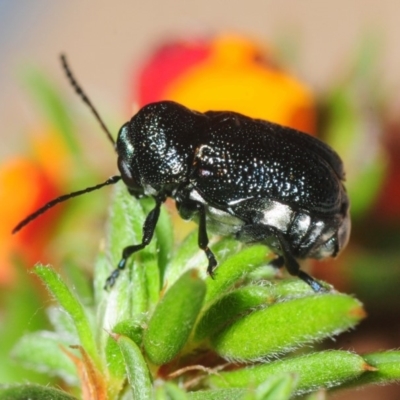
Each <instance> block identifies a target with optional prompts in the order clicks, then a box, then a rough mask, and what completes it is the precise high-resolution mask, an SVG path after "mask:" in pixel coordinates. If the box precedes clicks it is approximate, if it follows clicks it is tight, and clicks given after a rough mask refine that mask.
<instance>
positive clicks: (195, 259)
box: [164, 230, 242, 285]
mask: <svg viewBox="0 0 400 400" xmlns="http://www.w3.org/2000/svg"><path fill="white" fill-rule="evenodd" d="M209 246H210V248H211V250H212V251H213V252H214V254H215V256H216V258H217V261H218V263H219V264H221V263H222V262H223V261H225V260H226V259H227V258H229V257H231V256H232V255H233V254H235V253H236V252H237V251H239V250H240V249H241V248H242V244H241V243H240V242H239V241H237V240H234V239H232V238H229V237H224V238H222V239H219V238H217V237H212V238H211V239H210V243H209ZM192 268H197V269H198V271H199V274H200V276H201V277H203V278H206V276H207V257H206V256H205V254H204V251H203V250H201V249H200V248H199V245H198V231H197V230H194V231H193V232H191V233H190V234H189V235H188V236H187V237H186V238H185V240H184V241H183V242H182V243H181V244H180V246H179V247H178V249H177V251H176V252H175V254H174V256H173V258H172V259H171V262H170V263H169V264H168V266H167V270H166V273H165V279H164V282H165V283H168V284H170V285H172V284H173V283H174V282H175V281H176V280H177V279H178V278H179V277H180V276H181V275H182V273H183V272H185V271H186V270H189V269H192ZM218 269H219V267H218Z"/></svg>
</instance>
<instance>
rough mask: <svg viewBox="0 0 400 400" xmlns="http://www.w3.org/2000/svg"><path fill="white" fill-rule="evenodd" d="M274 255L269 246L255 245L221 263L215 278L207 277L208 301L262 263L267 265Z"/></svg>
mask: <svg viewBox="0 0 400 400" xmlns="http://www.w3.org/2000/svg"><path fill="white" fill-rule="evenodd" d="M272 257H273V255H272V254H271V252H270V251H269V250H268V248H267V247H265V246H262V245H254V246H251V247H247V248H245V249H243V250H241V251H239V252H238V253H237V254H235V255H233V256H232V257H229V258H228V259H227V260H226V261H224V262H223V263H221V265H220V266H219V267H218V268H217V270H216V273H215V278H214V279H212V278H210V277H208V278H207V279H206V284H207V295H206V300H205V302H206V303H210V302H211V301H214V300H215V299H216V298H217V297H218V296H220V295H221V294H223V293H224V291H226V290H227V289H229V288H231V287H232V286H233V285H234V284H235V283H236V282H237V281H238V280H239V279H240V278H242V277H243V276H244V275H245V274H247V273H249V272H251V271H254V270H255V269H256V268H259V267H260V266H262V265H267V264H268V263H269V262H270V261H271V259H272Z"/></svg>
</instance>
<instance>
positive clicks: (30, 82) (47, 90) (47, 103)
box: [22, 67, 83, 162]
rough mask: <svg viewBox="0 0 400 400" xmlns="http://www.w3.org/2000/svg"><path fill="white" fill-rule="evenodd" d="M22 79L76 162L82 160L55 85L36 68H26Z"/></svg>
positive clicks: (67, 115) (64, 106) (72, 129)
mask: <svg viewBox="0 0 400 400" xmlns="http://www.w3.org/2000/svg"><path fill="white" fill-rule="evenodd" d="M22 75H23V81H24V84H25V86H26V87H27V88H29V90H30V92H31V94H32V96H33V97H34V98H35V103H36V104H38V105H39V107H40V108H41V109H42V112H43V113H44V114H45V117H46V119H47V121H49V122H50V124H51V125H52V126H53V127H54V128H55V130H56V131H57V132H59V133H60V134H61V137H62V138H63V139H64V142H65V143H66V145H67V146H68V148H69V149H70V151H71V153H72V154H73V155H75V156H76V158H77V160H78V162H79V160H80V162H82V161H83V160H82V159H81V151H80V146H79V144H78V142H77V140H76V136H75V132H74V128H73V125H72V122H71V118H70V116H69V114H68V112H67V109H68V108H67V107H66V104H65V102H64V101H63V99H62V97H61V96H60V94H59V93H58V91H57V90H56V89H55V85H54V84H53V83H51V82H50V81H49V79H48V78H47V77H46V76H45V74H43V73H42V72H41V71H39V70H38V69H35V68H32V67H30V68H29V69H26V70H25V72H24V73H23V74H22Z"/></svg>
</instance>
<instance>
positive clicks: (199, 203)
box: [13, 56, 351, 292]
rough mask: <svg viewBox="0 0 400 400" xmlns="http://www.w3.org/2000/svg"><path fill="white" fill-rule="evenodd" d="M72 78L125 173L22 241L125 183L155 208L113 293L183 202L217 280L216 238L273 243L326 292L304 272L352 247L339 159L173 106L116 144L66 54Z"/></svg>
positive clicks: (284, 134) (144, 118)
mask: <svg viewBox="0 0 400 400" xmlns="http://www.w3.org/2000/svg"><path fill="white" fill-rule="evenodd" d="M61 60H62V65H63V68H64V70H65V72H66V75H67V77H68V79H69V81H70V83H71V85H72V86H73V87H74V88H75V91H76V92H77V93H78V95H79V96H80V97H81V98H82V100H83V101H84V102H85V103H86V104H87V105H88V106H89V108H90V109H91V110H92V112H93V114H94V115H95V117H96V118H97V120H98V121H99V122H100V124H101V126H102V128H103V130H104V131H105V132H106V134H107V136H108V138H109V140H110V141H111V142H112V144H113V145H114V147H115V149H116V152H117V155H118V160H117V165H118V169H119V172H120V175H116V176H113V177H111V178H110V179H108V180H107V181H105V182H104V183H101V184H99V185H96V186H93V187H89V188H86V189H83V190H80V191H77V192H73V193H70V194H67V195H64V196H61V197H58V198H56V199H54V200H52V201H50V202H49V203H47V204H46V205H44V206H43V207H42V208H40V209H39V210H37V211H36V212H34V213H33V214H31V215H29V216H28V217H27V218H25V219H24V220H23V221H21V222H20V223H19V224H18V225H17V226H16V227H15V228H14V230H13V233H15V232H17V231H18V230H20V229H21V228H22V227H23V226H25V225H26V224H27V223H29V222H30V221H31V220H33V219H35V218H36V217H37V216H38V215H40V214H42V213H43V212H45V211H46V210H47V209H49V208H51V207H53V206H54V205H55V204H57V203H59V202H61V201H64V200H67V199H69V198H71V197H75V196H79V195H81V194H83V193H87V192H90V191H93V190H97V189H99V188H100V187H103V186H106V185H111V184H115V183H116V182H118V181H119V180H122V181H123V183H124V184H125V185H126V186H127V189H128V191H129V193H130V194H132V195H133V196H135V197H143V196H150V197H152V198H153V199H154V201H155V206H154V208H153V209H152V210H151V211H150V213H149V214H148V215H147V217H146V219H145V222H144V224H143V236H142V241H141V243H139V244H135V245H132V246H128V247H126V248H124V249H123V251H122V257H121V261H120V262H119V263H118V266H117V268H116V269H115V270H114V271H113V272H112V273H111V275H110V276H109V277H108V279H107V281H106V284H105V288H111V287H112V286H113V285H114V283H115V281H116V279H117V277H118V276H119V274H120V272H121V271H122V270H123V269H124V268H125V265H126V262H127V260H128V258H129V257H130V256H131V255H132V254H134V253H136V252H138V251H140V250H141V249H143V248H144V247H145V246H147V245H148V244H149V243H150V242H151V240H152V237H153V234H154V230H155V227H156V225H157V221H158V218H159V215H160V208H161V205H162V204H163V203H164V202H165V200H166V199H167V198H172V199H174V200H175V203H176V207H177V210H178V213H179V215H180V216H181V217H182V218H183V219H186V220H190V219H193V220H195V221H196V222H197V223H198V245H199V248H200V249H202V250H203V251H204V253H205V255H206V257H207V259H208V267H207V272H208V274H209V275H210V276H211V277H214V273H215V269H216V267H217V260H216V257H215V255H214V253H213V252H212V251H211V249H210V248H209V246H208V242H209V240H208V232H213V233H216V234H219V235H231V236H234V237H235V238H236V239H237V240H239V241H241V242H244V243H255V242H262V243H265V244H266V245H267V246H268V247H269V248H270V249H271V250H272V251H273V252H274V253H276V255H277V257H276V258H275V259H274V260H273V261H272V264H273V265H274V266H275V267H279V268H280V267H283V266H285V267H286V269H287V270H288V271H289V273H290V274H292V275H295V276H298V277H299V278H300V279H302V280H303V281H305V282H306V283H307V284H309V285H310V286H311V288H312V289H313V290H314V291H315V292H320V291H324V290H325V289H324V288H323V286H322V285H321V284H320V283H319V282H317V281H316V280H315V279H314V278H312V277H311V276H310V275H308V274H307V273H306V272H304V271H303V270H301V268H300V265H299V260H302V259H308V258H312V259H322V258H326V257H331V256H333V257H335V256H336V255H337V254H338V253H339V252H340V251H341V250H342V249H343V248H344V247H345V246H346V244H347V242H348V240H349V235H350V230H351V222H350V214H349V205H350V203H349V198H348V196H347V193H346V189H345V186H344V180H345V173H344V168H343V163H342V161H341V159H340V157H339V156H338V154H337V153H336V152H335V151H334V150H333V149H332V148H331V147H329V146H328V145H327V144H325V143H323V142H322V141H320V140H319V139H317V138H314V137H312V136H310V135H307V134H305V133H302V132H299V131H297V130H294V129H292V128H288V127H284V126H281V125H278V124H275V123H272V122H268V121H265V120H261V119H253V118H250V117H247V116H245V115H242V114H239V113H237V112H232V111H207V112H205V113H200V112H197V111H193V110H190V109H188V108H186V107H185V106H183V105H181V104H178V103H176V102H173V101H159V102H155V103H151V104H148V105H146V106H144V107H143V108H141V109H140V110H139V111H138V112H137V113H136V114H135V115H134V116H133V117H132V119H131V120H130V121H128V122H126V123H125V124H124V125H123V126H122V127H121V129H120V130H119V133H118V137H117V140H116V142H115V141H114V139H113V138H112V135H111V134H110V132H109V131H108V129H107V128H106V126H105V124H104V122H103V121H102V119H101V118H100V116H99V114H98V113H97V111H96V109H95V108H94V106H93V105H92V103H91V102H90V100H89V99H88V97H87V96H86V94H85V93H84V91H83V90H82V88H81V86H80V85H79V84H78V83H77V81H76V79H75V77H74V76H73V74H72V72H71V70H70V68H69V66H68V64H67V61H66V58H65V56H61Z"/></svg>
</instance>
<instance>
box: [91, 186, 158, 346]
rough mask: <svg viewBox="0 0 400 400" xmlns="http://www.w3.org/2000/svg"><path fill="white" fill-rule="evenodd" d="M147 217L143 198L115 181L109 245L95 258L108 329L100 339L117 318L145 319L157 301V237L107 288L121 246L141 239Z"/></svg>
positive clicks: (103, 318) (101, 315) (97, 295)
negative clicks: (109, 287)
mask: <svg viewBox="0 0 400 400" xmlns="http://www.w3.org/2000/svg"><path fill="white" fill-rule="evenodd" d="M150 201H151V200H150ZM145 218H146V213H145V211H144V210H143V207H142V204H141V202H140V201H139V200H138V199H136V198H134V197H133V196H131V195H130V194H129V192H128V191H127V189H126V187H125V186H124V185H122V184H117V185H115V187H114V192H113V201H112V206H111V208H110V217H109V223H108V239H107V247H106V249H105V252H104V253H103V254H100V256H99V258H98V260H97V262H96V272H95V299H96V303H97V304H99V312H98V317H99V324H100V325H102V326H103V328H104V329H105V331H104V332H103V334H102V337H101V340H100V343H102V344H105V342H106V341H107V340H108V335H107V331H108V332H110V331H111V330H112V329H113V327H114V326H115V325H116V324H117V323H118V322H120V321H125V320H129V319H131V320H134V321H141V320H143V315H144V314H145V313H147V312H148V311H149V310H151V309H152V308H153V307H154V306H155V304H156V302H157V301H158V297H159V291H160V271H159V268H158V259H157V241H156V238H153V240H152V242H151V243H150V244H149V245H148V246H146V247H145V248H144V249H143V250H141V251H139V252H138V253H136V254H133V255H132V256H131V257H130V258H129V259H128V262H127V264H126V267H125V269H124V270H123V271H121V273H120V276H119V277H118V279H117V280H116V283H115V285H114V286H113V287H112V288H111V289H109V290H108V291H106V290H104V285H105V282H106V279H107V278H108V276H109V275H110V274H111V272H112V271H113V270H115V269H116V268H117V265H118V263H119V261H120V260H121V256H122V250H123V249H124V248H125V247H126V246H129V245H132V244H139V243H141V241H142V227H143V224H144V220H145Z"/></svg>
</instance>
